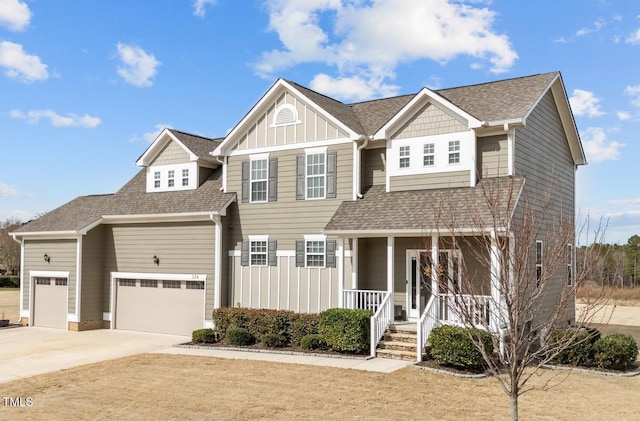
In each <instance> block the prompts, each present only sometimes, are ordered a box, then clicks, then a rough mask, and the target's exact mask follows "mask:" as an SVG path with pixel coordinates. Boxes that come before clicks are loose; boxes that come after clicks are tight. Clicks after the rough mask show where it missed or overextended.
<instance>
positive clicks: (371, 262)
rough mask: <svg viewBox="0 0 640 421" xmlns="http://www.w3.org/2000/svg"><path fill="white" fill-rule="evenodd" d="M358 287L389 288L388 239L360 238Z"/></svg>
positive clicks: (379, 289)
mask: <svg viewBox="0 0 640 421" xmlns="http://www.w3.org/2000/svg"><path fill="white" fill-rule="evenodd" d="M358 283H359V285H358V289H373V290H378V291H386V290H387V239H386V238H382V237H376V238H360V239H359V240H358Z"/></svg>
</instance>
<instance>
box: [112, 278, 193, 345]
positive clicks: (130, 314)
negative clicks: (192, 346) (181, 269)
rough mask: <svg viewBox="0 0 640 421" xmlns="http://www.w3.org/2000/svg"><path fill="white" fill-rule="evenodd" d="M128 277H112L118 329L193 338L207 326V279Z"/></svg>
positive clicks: (115, 324) (115, 325)
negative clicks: (192, 333) (205, 310)
mask: <svg viewBox="0 0 640 421" xmlns="http://www.w3.org/2000/svg"><path fill="white" fill-rule="evenodd" d="M124 275H125V276H122V275H117V276H114V277H113V278H112V279H113V282H112V288H114V289H115V294H113V295H114V297H115V303H114V307H113V308H115V320H114V324H113V325H114V328H115V329H122V330H135V331H142V332H154V333H167V334H172V335H189V336H190V335H191V332H193V331H194V330H196V329H201V328H202V327H203V325H204V318H205V314H204V305H205V281H206V277H204V276H201V275H185V276H182V275H174V276H158V275H153V274H149V275H147V274H144V275H138V276H135V275H133V274H124ZM127 275H128V276H127ZM131 275H133V276H131Z"/></svg>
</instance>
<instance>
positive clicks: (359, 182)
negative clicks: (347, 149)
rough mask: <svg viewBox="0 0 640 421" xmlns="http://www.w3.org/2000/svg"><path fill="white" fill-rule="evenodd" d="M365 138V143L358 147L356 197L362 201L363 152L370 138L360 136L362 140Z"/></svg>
mask: <svg viewBox="0 0 640 421" xmlns="http://www.w3.org/2000/svg"><path fill="white" fill-rule="evenodd" d="M363 138H364V142H363V143H362V145H360V146H358V150H357V152H356V180H357V181H356V188H357V191H356V196H357V198H358V199H362V180H361V179H362V171H360V167H361V165H362V150H363V149H364V148H366V147H367V145H368V144H369V136H364V135H362V136H360V139H363ZM360 139H359V140H360Z"/></svg>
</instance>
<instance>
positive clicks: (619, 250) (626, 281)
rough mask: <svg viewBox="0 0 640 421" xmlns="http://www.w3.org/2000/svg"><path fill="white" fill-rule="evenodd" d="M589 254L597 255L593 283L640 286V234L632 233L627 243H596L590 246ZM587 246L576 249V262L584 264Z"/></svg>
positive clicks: (627, 286)
mask: <svg viewBox="0 0 640 421" xmlns="http://www.w3.org/2000/svg"><path fill="white" fill-rule="evenodd" d="M588 247H589V248H590V249H591V250H592V251H591V253H590V254H589V256H592V257H590V258H593V256H596V261H595V262H591V263H594V264H595V265H596V268H595V270H594V271H593V273H592V274H591V275H590V279H589V283H590V284H591V285H594V286H595V285H602V286H609V287H620V288H637V287H640V236H638V235H632V236H631V237H629V239H628V240H627V243H626V244H602V243H594V244H591V245H590V246H588ZM586 253H587V246H582V247H579V248H578V249H577V250H576V263H577V264H578V265H583V264H585V263H586V262H585V261H584V260H585V256H586Z"/></svg>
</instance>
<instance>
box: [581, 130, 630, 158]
mask: <svg viewBox="0 0 640 421" xmlns="http://www.w3.org/2000/svg"><path fill="white" fill-rule="evenodd" d="M580 136H581V137H582V145H583V147H584V151H585V153H586V155H587V160H588V161H591V162H602V161H610V160H615V159H618V158H619V157H620V149H621V148H622V147H623V146H624V144H622V143H620V142H616V141H615V140H609V139H608V138H607V133H606V132H605V131H604V129H603V128H601V127H589V128H588V129H587V131H586V132H582V133H580Z"/></svg>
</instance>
